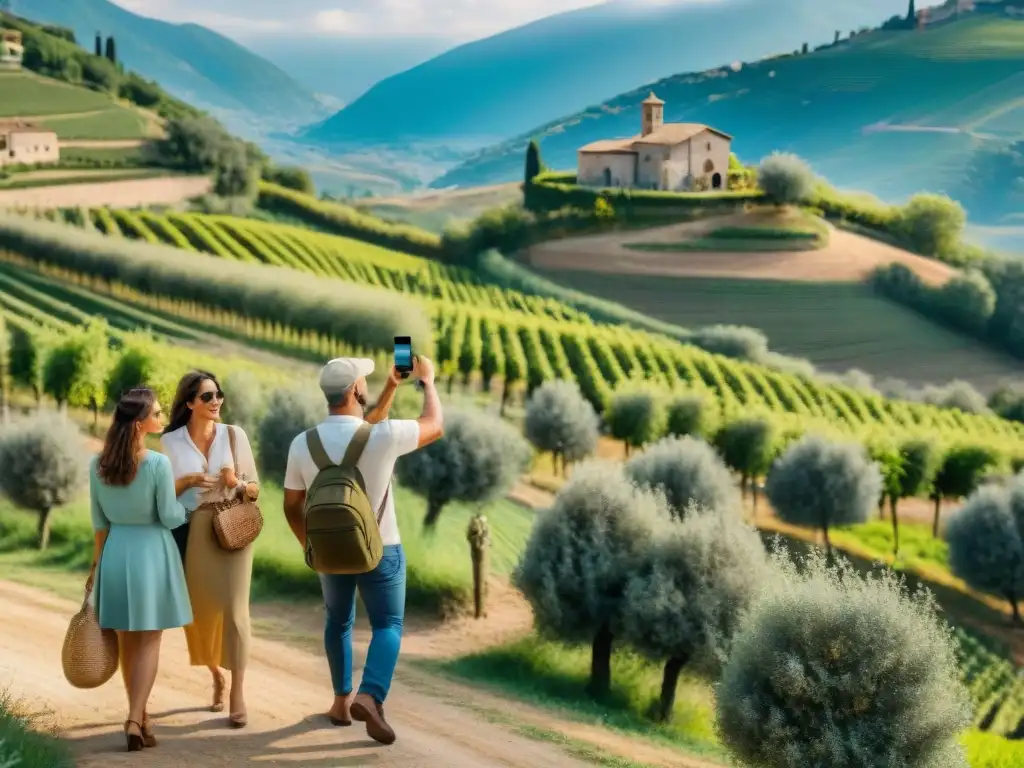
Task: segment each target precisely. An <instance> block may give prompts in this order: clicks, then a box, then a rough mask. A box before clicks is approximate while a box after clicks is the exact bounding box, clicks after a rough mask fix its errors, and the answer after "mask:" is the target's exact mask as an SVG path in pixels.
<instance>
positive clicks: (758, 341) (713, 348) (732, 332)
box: [689, 325, 768, 363]
mask: <svg viewBox="0 0 1024 768" xmlns="http://www.w3.org/2000/svg"><path fill="white" fill-rule="evenodd" d="M689 342H690V343H691V344H693V345H694V346H697V347H700V348H701V349H703V350H705V351H707V352H713V353H714V354H716V355H724V356H725V357H732V358H735V359H737V360H747V361H749V362H752V363H757V362H761V361H762V360H764V359H765V358H766V357H767V355H768V337H767V336H765V335H764V333H763V332H762V331H759V330H758V329H757V328H751V327H749V326H746V325H709V326H707V327H706V328H698V329H697V330H695V331H693V333H691V334H690V338H689Z"/></svg>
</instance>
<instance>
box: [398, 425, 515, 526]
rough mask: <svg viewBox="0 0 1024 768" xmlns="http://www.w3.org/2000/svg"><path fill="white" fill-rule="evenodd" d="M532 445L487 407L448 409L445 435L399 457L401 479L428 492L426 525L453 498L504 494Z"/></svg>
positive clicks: (434, 520) (485, 498) (486, 498)
mask: <svg viewBox="0 0 1024 768" xmlns="http://www.w3.org/2000/svg"><path fill="white" fill-rule="evenodd" d="M530 458H531V451H530V446H529V445H528V444H527V443H526V441H525V440H523V438H522V436H521V435H520V434H519V432H517V431H516V430H515V428H514V427H512V426H511V425H510V424H508V422H506V421H503V420H501V419H499V418H497V417H495V416H492V415H490V414H488V413H485V412H483V411H472V410H452V411H448V412H447V413H445V419H444V437H442V438H441V439H440V440H437V441H436V442H433V443H431V444H430V445H428V446H427V447H426V448H421V449H420V450H418V451H416V452H415V453H410V454H407V455H405V456H403V457H402V458H401V459H399V460H398V464H397V470H398V480H399V482H401V483H402V485H404V486H406V487H407V488H411V489H412V490H414V491H416V492H417V493H420V494H422V495H423V496H425V497H426V498H427V514H426V516H425V517H424V518H423V525H424V527H425V528H427V529H431V528H433V527H434V526H435V525H436V524H437V520H438V518H439V517H440V516H441V511H442V510H443V509H444V507H445V505H446V504H448V503H449V502H451V501H467V502H478V503H479V502H485V501H489V500H491V499H494V498H497V497H499V496H502V495H504V494H505V493H507V492H508V491H509V489H510V488H511V487H512V486H513V485H514V484H515V482H516V481H517V480H518V479H519V477H520V476H521V475H522V473H523V472H524V471H525V470H526V467H527V465H528V464H529V462H530Z"/></svg>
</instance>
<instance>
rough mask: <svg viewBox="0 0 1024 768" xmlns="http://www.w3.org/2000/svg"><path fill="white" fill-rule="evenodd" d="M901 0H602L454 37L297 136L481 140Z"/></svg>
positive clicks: (838, 25)
mask: <svg viewBox="0 0 1024 768" xmlns="http://www.w3.org/2000/svg"><path fill="white" fill-rule="evenodd" d="M924 4H927V3H918V6H919V7H920V6H922V5H924ZM906 9H907V0H829V1H828V2H823V1H822V0H712V1H709V0H675V2H667V3H666V2H660V3H649V2H644V3H639V2H637V0H611V1H610V2H607V3H604V4H601V5H596V6H593V7H589V8H584V9H581V10H577V11H571V12H568V13H562V14H558V15H556V16H550V17H547V18H544V19H541V20H539V21H536V22H533V23H531V24H527V25H525V26H522V27H517V28H515V29H512V30H510V31H507V32H504V33H501V34H498V35H495V36H493V37H489V38H486V39H484V40H478V41H475V42H472V43H468V44H466V45H461V46H459V47H457V48H454V49H452V50H451V51H448V52H446V53H444V54H442V55H440V56H438V57H436V58H433V59H431V60H429V61H427V62H425V63H423V64H421V65H419V66H416V67H413V68H412V69H410V70H408V71H406V72H403V73H401V74H398V75H394V76H392V77H389V78H388V79H386V80H384V81H382V82H380V83H378V84H377V85H376V86H374V87H373V88H371V89H370V90H369V91H368V92H367V93H366V94H365V95H364V96H362V97H361V98H359V99H357V100H356V101H354V102H353V103H352V104H350V105H348V106H346V107H345V108H343V109H342V110H341V111H340V112H338V113H337V114H335V115H334V116H333V117H331V118H330V119H328V120H326V121H325V122H323V123H322V124H320V125H317V126H314V127H312V128H311V129H310V130H308V131H307V132H306V137H307V138H308V139H311V140H314V141H317V142H322V143H327V144H364V145H365V144H378V145H380V144H385V145H386V144H396V143H403V142H410V141H411V142H418V141H432V142H452V141H460V142H464V143H465V142H470V143H475V145H476V146H478V147H479V146H484V145H485V144H488V143H493V142H494V141H499V140H501V139H505V138H509V137H512V136H515V135H517V134H519V133H521V132H523V131H525V130H528V129H530V128H531V127H533V126H536V125H539V124H542V123H544V122H547V121H549V120H552V119H554V118H555V117H557V116H558V115H564V114H566V113H569V112H574V111H577V110H580V109H583V108H585V107H587V106H589V105H591V104H595V103H597V102H599V101H601V100H603V99H607V98H610V97H612V96H614V95H615V94H617V93H621V92H622V91H623V90H626V89H627V88H633V87H635V86H636V84H637V83H643V82H649V81H651V80H655V79H657V78H659V77H664V76H666V75H668V74H671V73H673V72H681V71H690V70H693V71H699V70H702V69H705V68H708V67H713V66H717V65H720V64H722V63H723V62H729V61H732V60H734V59H743V60H751V59H756V58H760V57H762V56H765V55H768V54H772V53H778V52H784V51H792V50H793V49H795V48H799V47H801V46H802V45H803V43H805V42H806V43H810V44H811V45H812V46H813V45H816V44H818V43H823V42H826V41H831V40H832V39H833V37H834V35H835V33H836V31H837V30H841V31H842V32H843V33H844V34H848V33H849V31H850V30H851V29H855V28H858V27H860V26H862V25H866V24H871V25H875V24H877V23H878V22H879V21H880V20H881V19H884V18H887V17H889V16H891V15H893V14H898V13H905V12H906Z"/></svg>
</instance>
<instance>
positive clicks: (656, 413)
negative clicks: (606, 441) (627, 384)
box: [605, 388, 665, 456]
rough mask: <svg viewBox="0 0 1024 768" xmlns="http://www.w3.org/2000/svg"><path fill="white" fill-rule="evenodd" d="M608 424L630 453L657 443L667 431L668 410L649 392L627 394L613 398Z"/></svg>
mask: <svg viewBox="0 0 1024 768" xmlns="http://www.w3.org/2000/svg"><path fill="white" fill-rule="evenodd" d="M605 421H606V422H607V423H608V429H609V431H610V432H611V435H612V437H614V438H615V439H616V440H621V441H622V442H624V443H625V444H626V455H627V456H629V453H630V449H632V448H639V447H640V446H642V445H646V444H647V443H650V442H653V441H654V440H657V439H658V438H659V437H661V435H662V434H663V433H664V431H665V408H664V405H663V403H662V401H661V398H660V397H659V396H658V395H657V394H655V393H654V392H652V391H650V390H649V389H646V388H641V389H636V390H624V391H621V392H617V393H615V394H614V395H612V398H611V402H610V403H609V404H608V410H607V412H606V413H605Z"/></svg>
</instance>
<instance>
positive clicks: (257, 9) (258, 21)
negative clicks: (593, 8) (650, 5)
mask: <svg viewBox="0 0 1024 768" xmlns="http://www.w3.org/2000/svg"><path fill="white" fill-rule="evenodd" d="M604 1H605V0H289V2H287V3H285V2H281V0H114V2H116V3H117V4H118V5H121V6H123V7H124V8H127V9H128V10H130V11H134V12H135V13H139V14H142V15H145V16H152V17H155V18H159V19H165V20H167V21H173V22H186V21H188V22H194V23H196V24H203V25H205V26H209V27H211V28H213V29H216V30H218V31H220V32H223V33H225V34H228V35H234V36H242V37H245V36H251V35H256V34H259V33H261V32H279V31H281V30H285V29H292V30H295V32H296V33H297V34H302V33H304V32H305V33H314V34H324V35H343V34H344V35H350V34H357V35H366V36H377V35H387V36H401V35H412V36H428V35H436V36H442V37H448V38H453V39H459V40H469V39H473V38H478V37H483V36H486V35H491V34H494V33H496V32H500V31H502V30H504V29H508V28H510V27H515V26H519V25H521V24H525V23H527V22H530V21H534V20H536V19H539V18H542V17H544V16H550V15H551V14H555V13H561V12H563V11H569V10H574V9H576V8H583V7H586V6H590V5H598V4H600V3H602V2H604ZM633 1H634V2H637V1H644V0H633ZM646 1H649V0H646Z"/></svg>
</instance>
